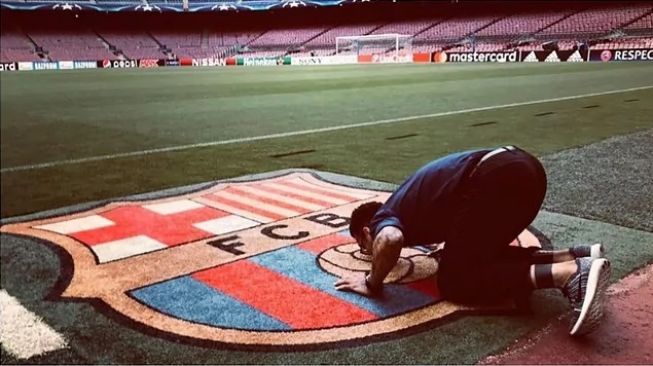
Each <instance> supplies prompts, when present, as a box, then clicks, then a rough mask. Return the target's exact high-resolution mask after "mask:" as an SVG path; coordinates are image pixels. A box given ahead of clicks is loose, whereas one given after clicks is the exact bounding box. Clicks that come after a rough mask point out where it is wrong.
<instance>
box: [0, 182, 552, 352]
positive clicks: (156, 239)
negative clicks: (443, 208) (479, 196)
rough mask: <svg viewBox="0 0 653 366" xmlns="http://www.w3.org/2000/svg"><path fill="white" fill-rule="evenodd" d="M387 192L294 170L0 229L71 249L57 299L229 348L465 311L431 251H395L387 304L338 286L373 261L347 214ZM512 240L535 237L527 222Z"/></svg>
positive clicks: (336, 335)
mask: <svg viewBox="0 0 653 366" xmlns="http://www.w3.org/2000/svg"><path fill="white" fill-rule="evenodd" d="M389 195H390V193H389V192H384V191H375V190H369V189H362V188H352V187H349V186H344V185H340V184H335V183H332V182H328V181H325V180H323V179H321V178H320V177H319V175H317V174H312V173H308V172H292V173H289V174H285V175H281V176H276V177H273V178H268V179H261V180H252V181H239V182H224V183H218V184H216V185H214V186H212V187H210V188H207V189H203V190H200V191H196V192H192V193H186V194H182V195H178V196H174V197H166V198H161V199H154V200H148V201H124V202H114V203H110V204H107V205H104V206H102V207H98V208H94V209H91V210H87V211H83V212H77V213H74V214H68V215H63V216H57V217H51V218H47V219H43V220H35V221H29V222H21V223H15V224H9V225H5V226H3V227H2V228H1V231H2V232H3V233H9V234H18V235H27V236H32V237H38V238H41V239H44V240H47V241H49V242H51V243H53V244H54V245H56V246H58V247H60V248H62V249H63V250H65V251H66V252H67V253H69V255H70V257H71V258H72V263H71V265H72V266H73V268H71V269H72V271H69V272H71V273H73V275H72V276H71V278H70V281H69V282H68V283H66V286H65V288H63V289H62V291H61V294H60V297H61V299H63V300H65V299H67V298H68V299H86V300H93V301H98V300H99V301H100V302H101V303H102V304H103V306H108V307H110V308H111V309H113V310H114V311H115V312H117V313H119V314H121V315H122V316H124V317H126V318H128V319H130V320H131V321H130V324H133V325H134V326H136V327H146V328H148V329H149V330H153V331H155V332H162V333H163V334H167V335H173V336H178V337H181V338H183V339H190V340H197V341H201V342H207V341H208V342H218V343H223V344H229V345H237V346H252V347H259V346H261V347H269V346H282V347H288V346H315V345H321V344H329V343H334V342H347V341H352V340H357V339H363V338H367V337H371V336H380V335H387V334H392V333H396V332H399V331H403V330H406V329H409V328H415V327H417V326H420V325H424V324H427V323H430V322H432V321H434V320H438V319H441V318H443V317H446V316H448V315H450V314H454V313H456V312H459V311H463V310H468V309H466V308H463V307H461V306H459V305H455V304H452V303H449V302H446V301H442V299H441V297H440V295H439V293H438V289H437V287H436V282H435V275H436V274H437V262H436V261H435V260H434V259H433V258H432V257H430V256H428V255H427V253H428V252H429V251H430V250H431V249H432V248H430V247H426V246H425V247H415V248H404V249H403V251H402V253H401V258H400V260H399V262H398V264H397V265H396V266H395V268H394V269H393V270H392V272H391V273H390V275H389V276H388V278H387V279H386V282H387V284H386V286H385V293H386V296H384V297H383V298H382V299H369V298H364V297H361V296H359V295H356V294H352V293H347V292H339V291H336V290H335V289H334V286H333V284H334V282H335V281H336V280H337V278H338V277H339V276H342V275H346V274H349V273H351V272H356V271H359V272H363V271H367V270H369V269H370V266H371V262H370V258H369V257H368V256H366V255H363V254H361V253H360V251H359V249H358V246H357V245H356V244H355V241H354V239H352V238H351V237H350V236H349V234H348V224H349V215H350V214H351V212H352V210H353V209H354V208H356V207H357V206H358V205H360V204H362V203H364V202H368V201H372V200H377V201H385V200H386V199H387V198H388V197H389ZM513 244H514V245H523V246H540V241H539V240H538V238H537V237H536V236H535V235H534V234H533V233H532V232H530V231H524V232H523V233H522V234H521V235H520V236H519V238H518V239H516V240H515V242H514V243H513Z"/></svg>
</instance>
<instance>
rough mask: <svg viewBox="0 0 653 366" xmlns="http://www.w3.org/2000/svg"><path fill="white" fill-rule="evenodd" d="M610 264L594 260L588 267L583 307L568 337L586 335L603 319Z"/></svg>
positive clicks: (603, 259) (601, 260)
mask: <svg viewBox="0 0 653 366" xmlns="http://www.w3.org/2000/svg"><path fill="white" fill-rule="evenodd" d="M610 274H611V270H610V262H608V260H607V259H605V258H600V259H596V260H594V261H593V262H592V266H591V267H590V271H589V275H588V279H587V287H586V288H585V298H584V299H583V306H582V308H581V311H580V315H579V316H578V319H577V320H576V323H575V324H574V326H573V327H572V329H571V331H570V332H569V334H570V335H583V334H587V333H589V332H591V331H593V330H594V329H596V327H598V325H599V323H600V321H601V318H602V317H603V295H604V293H605V290H606V288H607V287H608V283H609V280H610Z"/></svg>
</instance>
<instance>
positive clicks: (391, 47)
mask: <svg viewBox="0 0 653 366" xmlns="http://www.w3.org/2000/svg"><path fill="white" fill-rule="evenodd" d="M412 40H413V37H412V36H409V35H404V34H394V33H393V34H373V35H368V36H347V37H336V55H357V56H363V55H369V56H371V58H372V60H373V62H412V58H413V52H412Z"/></svg>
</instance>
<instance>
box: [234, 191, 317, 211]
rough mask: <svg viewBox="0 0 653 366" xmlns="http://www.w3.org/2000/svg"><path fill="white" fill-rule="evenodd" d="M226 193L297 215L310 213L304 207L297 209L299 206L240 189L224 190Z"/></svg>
mask: <svg viewBox="0 0 653 366" xmlns="http://www.w3.org/2000/svg"><path fill="white" fill-rule="evenodd" d="M226 191H227V192H229V193H233V194H236V195H239V196H244V197H247V198H250V199H253V200H256V201H261V202H263V203H267V204H268V205H272V206H277V207H281V208H285V209H287V210H291V211H296V212H298V213H299V214H305V213H307V212H310V211H311V210H309V209H307V208H304V207H299V206H295V205H292V204H290V203H287V202H282V201H279V200H275V199H274V198H269V197H263V196H261V195H258V194H256V193H250V192H246V191H243V190H242V189H238V188H237V187H229V188H227V189H226Z"/></svg>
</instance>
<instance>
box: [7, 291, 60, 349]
mask: <svg viewBox="0 0 653 366" xmlns="http://www.w3.org/2000/svg"><path fill="white" fill-rule="evenodd" d="M0 306H1V309H2V313H1V314H0V343H2V347H3V348H4V349H5V350H6V351H7V352H8V353H9V354H11V355H14V356H15V357H17V358H19V359H27V358H30V357H33V356H38V355H41V354H44V353H46V352H50V351H56V350H58V349H62V348H65V347H66V341H65V340H64V338H63V336H62V335H61V334H59V333H57V332H56V331H55V330H54V329H52V328H50V326H49V325H47V324H46V323H44V322H43V320H41V319H40V318H39V317H38V316H36V314H34V313H32V312H31V311H29V310H27V309H25V307H24V306H23V305H21V304H20V302H18V300H16V298H14V297H13V296H11V295H9V294H8V293H7V291H5V290H0Z"/></svg>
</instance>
